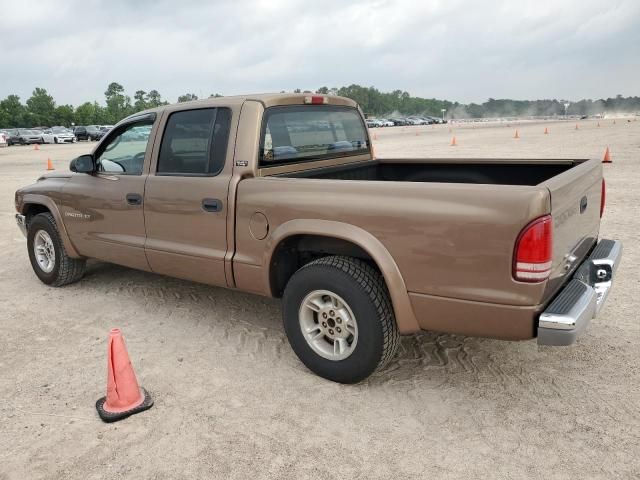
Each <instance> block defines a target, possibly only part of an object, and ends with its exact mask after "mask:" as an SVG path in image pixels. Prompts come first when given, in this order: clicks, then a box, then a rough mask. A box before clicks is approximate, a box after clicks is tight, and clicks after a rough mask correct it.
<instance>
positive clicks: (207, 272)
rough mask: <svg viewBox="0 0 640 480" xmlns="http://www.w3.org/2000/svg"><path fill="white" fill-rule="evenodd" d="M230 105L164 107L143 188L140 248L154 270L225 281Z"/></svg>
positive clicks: (207, 279) (230, 151) (192, 277)
mask: <svg viewBox="0 0 640 480" xmlns="http://www.w3.org/2000/svg"><path fill="white" fill-rule="evenodd" d="M232 116H233V113H232V110H231V109H229V108H225V107H218V108H196V107H193V108H190V109H182V110H176V111H173V112H171V111H170V112H168V113H167V114H166V115H165V117H164V118H163V125H162V126H161V131H162V132H163V134H162V139H161V141H160V148H159V149H158V151H157V152H156V154H154V157H155V158H154V162H153V165H152V171H151V174H150V176H149V179H148V180H147V185H146V190H145V207H144V217H145V224H146V232H147V240H146V244H145V251H146V254H147V259H148V261H149V265H150V266H151V269H152V270H153V271H154V272H156V273H161V274H165V275H170V276H174V277H180V278H184V279H188V280H194V281H197V282H202V283H208V284H211V285H221V286H226V284H227V282H226V280H225V271H224V268H225V266H224V257H225V253H226V251H227V248H228V246H227V236H226V234H227V226H226V224H227V213H228V205H227V191H228V188H229V180H230V177H231V171H232V168H231V162H230V161H226V157H227V153H228V152H229V153H230V154H231V155H233V149H232V148H231V147H228V144H229V137H230V135H229V133H230V129H231V125H232Z"/></svg>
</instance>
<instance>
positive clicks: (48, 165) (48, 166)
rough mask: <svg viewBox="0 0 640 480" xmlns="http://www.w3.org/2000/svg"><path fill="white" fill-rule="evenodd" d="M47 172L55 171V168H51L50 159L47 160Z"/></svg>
mask: <svg viewBox="0 0 640 480" xmlns="http://www.w3.org/2000/svg"><path fill="white" fill-rule="evenodd" d="M47 170H55V168H53V162H52V161H51V159H50V158H47Z"/></svg>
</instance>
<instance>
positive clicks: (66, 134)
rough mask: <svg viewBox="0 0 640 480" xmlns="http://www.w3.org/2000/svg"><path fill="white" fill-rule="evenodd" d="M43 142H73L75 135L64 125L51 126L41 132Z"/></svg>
mask: <svg viewBox="0 0 640 480" xmlns="http://www.w3.org/2000/svg"><path fill="white" fill-rule="evenodd" d="M42 141H43V142H44V143H74V142H75V141H76V136H75V135H74V134H73V132H72V131H71V130H67V129H66V128H64V127H51V128H48V129H47V130H44V131H43V132H42Z"/></svg>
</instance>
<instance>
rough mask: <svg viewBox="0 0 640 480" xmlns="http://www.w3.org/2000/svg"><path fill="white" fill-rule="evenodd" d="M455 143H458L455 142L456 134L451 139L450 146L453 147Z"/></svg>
mask: <svg viewBox="0 0 640 480" xmlns="http://www.w3.org/2000/svg"><path fill="white" fill-rule="evenodd" d="M456 145H458V142H456V136H455V135H454V136H453V138H452V139H451V146H452V147H455V146H456Z"/></svg>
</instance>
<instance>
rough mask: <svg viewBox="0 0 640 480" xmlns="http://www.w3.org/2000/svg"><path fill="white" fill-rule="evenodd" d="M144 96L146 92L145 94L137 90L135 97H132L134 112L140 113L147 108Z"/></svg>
mask: <svg viewBox="0 0 640 480" xmlns="http://www.w3.org/2000/svg"><path fill="white" fill-rule="evenodd" d="M146 95H147V92H145V91H144V90H137V91H136V93H135V95H134V96H133V99H134V100H135V102H134V103H133V108H134V110H135V111H136V112H140V111H142V110H146V109H147V108H149V107H148V106H147V100H146V99H145V97H146Z"/></svg>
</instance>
